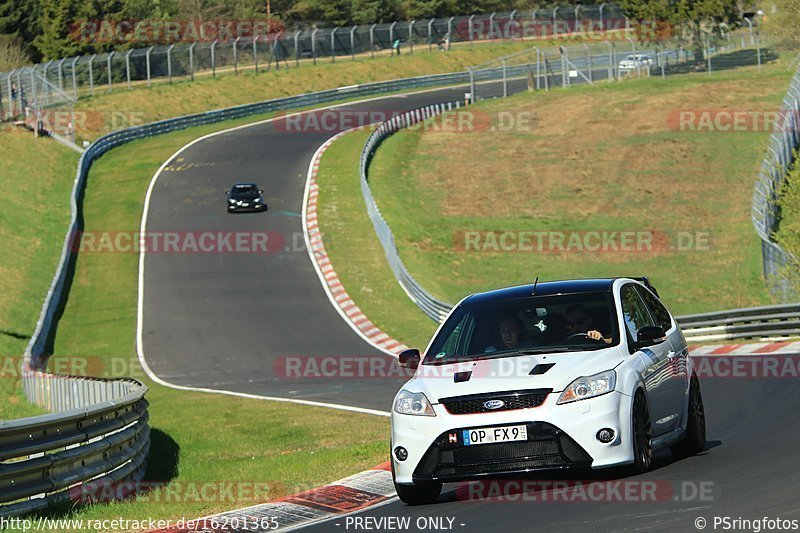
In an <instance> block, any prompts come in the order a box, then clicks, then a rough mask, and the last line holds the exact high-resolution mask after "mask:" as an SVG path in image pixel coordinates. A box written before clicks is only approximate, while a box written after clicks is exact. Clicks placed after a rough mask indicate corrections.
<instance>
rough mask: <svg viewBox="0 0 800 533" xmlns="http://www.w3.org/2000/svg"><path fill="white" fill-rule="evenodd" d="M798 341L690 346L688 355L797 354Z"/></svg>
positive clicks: (798, 348)
mask: <svg viewBox="0 0 800 533" xmlns="http://www.w3.org/2000/svg"><path fill="white" fill-rule="evenodd" d="M799 353H800V341H783V342H752V343H747V344H722V345H721V344H714V345H708V346H691V347H690V348H689V355H690V356H704V355H766V354H778V355H780V354H784V355H786V354H799Z"/></svg>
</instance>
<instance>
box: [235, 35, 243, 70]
mask: <svg viewBox="0 0 800 533" xmlns="http://www.w3.org/2000/svg"><path fill="white" fill-rule="evenodd" d="M241 38H242V37H241V36H238V37H236V39H234V40H233V75H234V76H238V75H239V39H241Z"/></svg>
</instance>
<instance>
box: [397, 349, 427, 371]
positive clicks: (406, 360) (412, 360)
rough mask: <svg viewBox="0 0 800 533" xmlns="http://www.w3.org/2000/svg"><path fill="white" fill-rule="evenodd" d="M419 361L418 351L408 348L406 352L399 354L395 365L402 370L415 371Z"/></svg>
mask: <svg viewBox="0 0 800 533" xmlns="http://www.w3.org/2000/svg"><path fill="white" fill-rule="evenodd" d="M420 359H421V357H420V354H419V350H417V349H416V348H409V349H408V350H403V351H402V352H400V355H399V356H398V358H397V363H398V364H399V365H400V366H401V367H403V368H409V369H411V370H415V369H416V368H417V367H418V366H419V362H420Z"/></svg>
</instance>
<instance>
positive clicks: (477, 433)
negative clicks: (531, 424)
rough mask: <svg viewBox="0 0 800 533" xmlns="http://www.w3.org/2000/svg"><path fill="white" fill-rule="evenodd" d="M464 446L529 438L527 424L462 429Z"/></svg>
mask: <svg viewBox="0 0 800 533" xmlns="http://www.w3.org/2000/svg"><path fill="white" fill-rule="evenodd" d="M462 436H463V440H464V446H472V445H474V444H491V443H494V442H514V441H518V440H528V427H527V426H524V425H523V426H502V427H496V428H476V429H465V430H463V431H462Z"/></svg>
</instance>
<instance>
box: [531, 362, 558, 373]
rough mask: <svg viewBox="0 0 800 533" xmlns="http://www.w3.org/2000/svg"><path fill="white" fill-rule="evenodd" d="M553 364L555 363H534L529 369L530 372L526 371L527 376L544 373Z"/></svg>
mask: <svg viewBox="0 0 800 533" xmlns="http://www.w3.org/2000/svg"><path fill="white" fill-rule="evenodd" d="M554 366H556V364H555V363H543V364H539V365H536V366H535V367H533V368H532V369H531V371H530V372H528V375H529V376H540V375H542V374H544V373H545V372H547V371H548V370H550V369H551V368H553V367H554Z"/></svg>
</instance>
